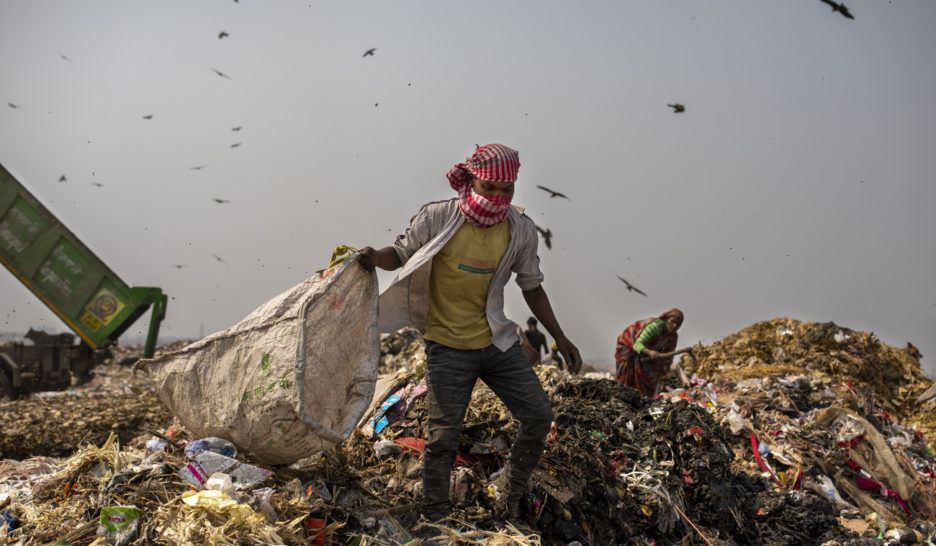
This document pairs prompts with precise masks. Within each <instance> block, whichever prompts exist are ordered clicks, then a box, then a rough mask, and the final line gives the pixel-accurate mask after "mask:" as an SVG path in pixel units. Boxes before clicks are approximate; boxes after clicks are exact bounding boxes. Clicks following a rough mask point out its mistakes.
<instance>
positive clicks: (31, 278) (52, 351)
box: [0, 165, 167, 399]
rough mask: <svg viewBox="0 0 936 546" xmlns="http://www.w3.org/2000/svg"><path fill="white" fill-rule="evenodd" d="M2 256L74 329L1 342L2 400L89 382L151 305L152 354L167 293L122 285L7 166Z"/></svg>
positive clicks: (0, 201) (1, 200) (0, 213)
mask: <svg viewBox="0 0 936 546" xmlns="http://www.w3.org/2000/svg"><path fill="white" fill-rule="evenodd" d="M0 262H3V265H4V266H6V268H7V269H9V270H10V272H11V273H12V274H13V275H14V276H16V278H18V279H19V280H20V281H21V282H22V283H23V284H24V285H26V288H28V289H29V290H30V291H31V292H32V293H33V294H35V295H36V297H37V298H39V300H40V301H42V302H43V303H44V304H45V305H46V306H47V307H48V308H49V309H51V310H52V312H53V313H55V314H56V315H57V316H58V317H59V318H60V319H61V320H62V322H64V323H65V324H66V325H67V326H68V327H69V328H70V329H71V330H72V332H74V334H67V333H66V334H47V333H45V332H41V331H35V330H32V329H30V331H29V333H28V334H27V336H26V337H27V339H29V340H30V341H31V342H32V343H31V344H27V343H19V342H18V343H9V344H2V345H0V399H3V398H6V397H11V398H12V397H15V396H17V395H18V394H25V393H29V392H33V391H38V390H56V389H63V388H68V387H69V386H70V385H72V384H80V383H83V382H85V381H87V380H88V379H90V378H91V377H92V375H91V370H92V369H93V368H94V366H96V365H97V364H100V363H101V362H102V361H103V360H104V359H105V358H108V357H109V356H110V347H111V346H112V345H114V344H115V343H116V342H117V339H118V338H119V337H120V335H121V334H122V333H123V332H125V331H126V330H127V328H129V327H130V325H131V324H133V323H134V321H136V320H137V319H138V318H139V317H140V316H141V315H142V314H143V313H145V312H146V310H147V309H149V308H150V307H152V314H151V315H150V323H149V331H148V333H147V337H146V345H145V348H144V352H143V354H144V357H147V358H149V357H152V356H153V351H154V350H155V347H156V339H157V337H158V335H159V326H160V323H161V322H162V320H163V318H165V315H166V302H167V297H166V295H165V294H163V293H162V290H161V289H159V288H153V287H138V286H134V287H130V286H128V285H127V284H126V283H124V282H123V281H122V280H121V279H120V277H118V276H117V274H116V273H114V272H113V271H111V269H110V268H109V267H107V265H106V264H105V263H104V262H102V261H101V260H100V259H99V258H98V257H97V256H95V255H94V253H93V252H91V250H90V249H89V248H88V247H87V246H85V245H84V244H83V243H82V242H81V241H80V240H79V239H78V238H77V237H76V236H75V235H74V234H73V233H72V232H71V231H69V230H68V228H66V227H65V226H64V225H63V224H62V223H61V222H60V221H59V220H58V219H57V218H56V217H55V216H54V215H53V214H52V213H51V212H49V210H48V209H47V208H46V207H45V206H43V205H42V203H40V202H39V201H38V200H37V199H36V198H35V197H34V196H33V195H32V194H31V193H30V192H29V191H28V190H27V189H26V188H25V187H24V186H23V184H22V183H20V181H18V180H17V179H16V178H15V177H14V176H13V175H12V174H10V172H9V171H8V170H7V169H6V168H5V167H4V166H3V165H0ZM3 299H4V298H2V297H0V308H2V306H3V304H4V302H3ZM76 337H77V340H78V343H77V344H76V343H75V341H76Z"/></svg>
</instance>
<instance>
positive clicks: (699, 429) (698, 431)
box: [689, 427, 705, 434]
mask: <svg viewBox="0 0 936 546" xmlns="http://www.w3.org/2000/svg"><path fill="white" fill-rule="evenodd" d="M689 432H694V433H695V434H705V431H704V430H702V429H701V428H699V427H692V428H690V429H689Z"/></svg>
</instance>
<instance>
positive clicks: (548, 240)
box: [533, 184, 647, 297]
mask: <svg viewBox="0 0 936 546" xmlns="http://www.w3.org/2000/svg"><path fill="white" fill-rule="evenodd" d="M536 187H537V188H539V189H541V190H543V191H544V192H546V193H548V194H549V198H550V199H553V198H554V197H560V198H562V199H567V200H569V201H572V199H571V198H570V197H569V196H568V195H566V194H564V193H562V192H559V191H556V190H553V189H550V188H547V187H546V186H540V185H539V184H537V185H536ZM533 225H534V226H536V231H538V232H539V234H540V235H541V236H542V237H543V243H545V244H546V248H548V249H550V250H551V249H552V237H553V234H552V230H551V229H549V228H545V229H544V228H543V227H541V226H540V225H539V224H536V223H534V224H533ZM617 278H618V279H620V280H621V282H623V283H624V285H625V287H626V288H627V291H628V292H637V293H638V294H640V295H642V296H644V297H646V296H647V294H646V293H645V292H644V291H643V290H641V289H639V288H637V287H636V286H634V285H632V284H631V283H629V282H627V280H625V279H624V277H621V276H620V275H618V276H617Z"/></svg>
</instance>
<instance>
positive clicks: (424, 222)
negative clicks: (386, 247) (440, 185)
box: [393, 203, 433, 265]
mask: <svg viewBox="0 0 936 546" xmlns="http://www.w3.org/2000/svg"><path fill="white" fill-rule="evenodd" d="M431 204H432V203H430V204H429V205H423V207H422V208H421V209H419V212H417V213H416V215H415V216H413V217H412V218H411V219H410V225H409V227H408V228H406V231H404V232H403V233H402V234H401V235H398V236H397V238H396V240H395V241H394V242H393V249H394V250H395V251H396V253H397V256H398V257H399V258H400V265H403V264H405V263H406V262H407V261H408V260H409V259H410V258H411V257H412V256H413V254H415V253H416V251H417V250H419V249H420V248H421V247H422V246H423V245H424V244H426V242H428V241H429V240H430V239H432V235H433V234H432V229H431V225H430V222H429V206H430V205H431Z"/></svg>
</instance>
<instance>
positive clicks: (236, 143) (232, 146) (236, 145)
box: [231, 142, 241, 148]
mask: <svg viewBox="0 0 936 546" xmlns="http://www.w3.org/2000/svg"><path fill="white" fill-rule="evenodd" d="M240 145H241V143H240V142H235V143H234V144H231V148H237V147H238V146H240Z"/></svg>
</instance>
